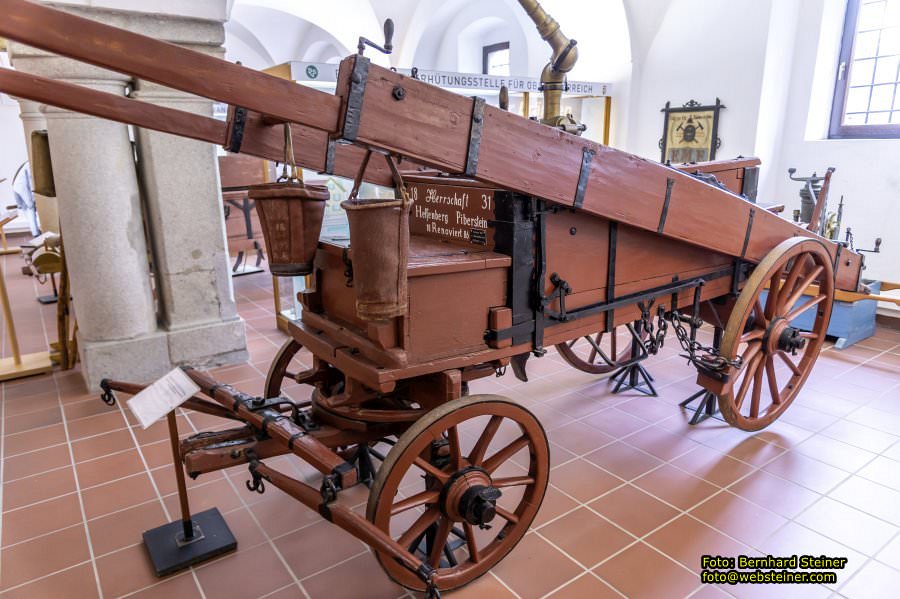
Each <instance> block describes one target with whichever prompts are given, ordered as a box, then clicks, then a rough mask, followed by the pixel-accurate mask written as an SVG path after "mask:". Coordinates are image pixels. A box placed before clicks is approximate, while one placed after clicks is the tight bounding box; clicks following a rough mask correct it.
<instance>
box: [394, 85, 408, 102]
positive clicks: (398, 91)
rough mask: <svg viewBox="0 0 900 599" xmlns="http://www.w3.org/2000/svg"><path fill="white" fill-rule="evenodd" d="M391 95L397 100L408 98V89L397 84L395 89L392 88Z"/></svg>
mask: <svg viewBox="0 0 900 599" xmlns="http://www.w3.org/2000/svg"><path fill="white" fill-rule="evenodd" d="M391 96H393V97H394V99H395V100H397V101H398V102H400V101H401V100H403V99H404V98H406V90H405V89H403V87H402V86H400V85H395V86H394V89H393V90H391Z"/></svg>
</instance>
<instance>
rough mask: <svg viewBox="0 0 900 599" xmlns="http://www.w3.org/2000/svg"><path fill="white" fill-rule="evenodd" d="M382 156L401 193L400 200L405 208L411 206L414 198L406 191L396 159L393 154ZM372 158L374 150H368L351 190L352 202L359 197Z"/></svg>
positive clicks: (395, 186)
mask: <svg viewBox="0 0 900 599" xmlns="http://www.w3.org/2000/svg"><path fill="white" fill-rule="evenodd" d="M382 156H384V160H385V162H387V165H388V168H389V169H390V171H391V177H392V178H393V179H394V188H395V189H396V190H397V191H398V192H399V193H400V198H399V199H400V200H402V201H403V205H404V206H407V205H409V204H411V203H412V198H411V197H410V195H409V192H408V191H407V189H406V183H405V182H404V181H403V177H402V176H401V175H400V171H399V170H398V169H397V163H396V162H395V161H394V157H393V156H392V155H391V154H382ZM371 157H372V150H366V155H365V157H364V158H363V160H362V163H360V165H359V171H358V172H357V173H356V179H354V180H353V189H351V190H350V199H351V200H355V199H356V197H357V195H359V186H360V185H362V180H363V175H365V173H366V168H367V167H368V166H369V159H370V158H371Z"/></svg>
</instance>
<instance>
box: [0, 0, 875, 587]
mask: <svg viewBox="0 0 900 599" xmlns="http://www.w3.org/2000/svg"><path fill="white" fill-rule="evenodd" d="M523 4H525V5H528V6H529V7H530V8H529V13H530V14H531V16H532V18H534V19H535V22H536V23H538V24H539V27H543V29H541V33H542V34H544V37H545V39H548V38H551V39H554V40H555V41H556V42H559V37H560V36H561V34H560V33H559V32H558V26H557V25H556V24H555V21H552V19H549V17H547V15H546V14H544V13H543V11H540V9H539V7H536V3H535V2H523ZM535 7H536V8H535ZM0 8H2V10H3V13H4V15H6V16H5V17H4V19H3V20H2V21H0V35H4V36H7V37H9V38H11V39H14V40H17V41H20V42H22V43H26V44H29V45H33V46H37V47H40V48H42V49H45V50H48V51H51V52H55V53H58V54H61V55H65V56H68V57H71V58H73V59H77V60H80V61H83V62H87V63H91V64H94V65H97V66H100V67H104V68H109V69H113V70H116V71H120V72H123V73H126V74H129V75H132V76H134V77H136V78H141V79H146V80H149V81H153V82H156V83H160V84H163V85H167V86H170V87H173V88H176V89H179V90H182V91H185V92H189V93H193V94H196V95H198V96H202V97H205V98H210V99H213V100H216V101H219V102H225V103H227V104H228V105H229V113H228V120H227V123H226V122H220V121H216V120H213V119H211V118H207V117H204V116H199V115H196V114H188V113H185V112H180V111H177V110H173V109H168V108H164V107H158V106H152V105H148V104H145V103H141V102H139V101H136V100H132V99H128V98H125V97H117V96H113V95H110V94H106V93H102V92H97V91H93V90H89V89H86V88H82V87H78V86H74V85H71V84H66V83H61V82H56V81H52V80H48V79H44V78H41V77H38V76H34V75H29V74H25V73H19V72H15V71H10V70H2V71H0V90H2V91H4V92H6V93H9V94H11V95H15V96H18V97H25V98H30V99H32V100H35V101H38V102H42V103H46V104H51V105H55V106H60V107H62V108H67V109H71V110H75V111H79V112H83V113H87V114H91V115H95V116H99V117H103V118H108V119H114V120H118V121H122V122H126V123H131V124H134V125H136V126H140V127H146V128H150V129H155V130H159V131H164V132H169V133H173V134H175V135H180V136H185V137H190V138H194V139H199V140H203V141H207V142H210V143H215V144H219V145H221V146H224V147H225V148H226V149H227V150H229V151H231V152H242V153H247V154H251V155H255V156H259V157H263V158H267V159H271V160H279V161H284V162H285V163H292V164H294V165H299V166H302V167H304V168H307V169H311V170H313V171H319V172H324V173H329V174H335V175H341V176H345V177H348V178H352V179H355V182H356V185H355V186H354V192H353V193H352V194H351V199H349V200H348V201H346V202H345V203H344V207H345V208H346V210H347V214H348V218H349V224H350V239H349V242H346V241H335V240H327V239H323V240H321V241H320V240H319V231H320V228H321V222H322V206H323V204H324V201H325V200H326V199H327V197H328V193H327V190H325V189H324V188H318V187H315V186H309V185H304V184H303V183H302V182H300V181H297V180H295V179H292V178H291V177H290V174H289V176H288V177H287V178H286V180H284V181H281V182H278V183H272V184H267V185H265V186H259V187H254V188H253V189H251V190H250V195H251V197H253V198H254V199H255V200H256V202H257V207H258V209H259V211H260V219H261V222H262V226H263V228H264V229H265V231H266V243H267V251H268V259H269V263H270V267H271V269H272V272H273V273H274V274H279V275H291V276H297V275H303V276H305V277H306V278H307V290H306V291H307V292H305V293H303V294H301V295H300V300H301V302H302V305H303V310H302V314H301V315H300V317H299V318H298V319H297V320H296V321H294V322H292V323H291V324H290V340H289V341H288V342H287V343H286V344H285V345H284V347H282V349H281V350H280V352H279V353H278V355H277V357H276V358H275V360H274V362H273V364H272V366H271V369H270V372H269V375H268V378H267V381H266V385H265V393H264V394H263V395H262V396H260V397H251V396H249V395H246V394H244V393H242V392H240V391H239V390H236V389H233V388H232V387H230V386H228V385H224V384H219V383H217V382H216V381H215V380H213V379H211V378H210V377H208V376H207V375H205V374H203V373H200V372H198V371H194V370H190V369H188V370H186V372H187V373H188V374H189V376H190V377H191V378H193V380H194V381H195V382H196V383H198V384H199V386H200V387H201V388H202V392H203V396H202V397H201V396H200V395H197V396H195V397H193V398H191V399H189V400H188V401H187V403H186V404H185V407H186V408H189V409H192V410H197V411H200V412H205V413H208V414H213V415H216V416H221V417H222V418H224V419H228V420H231V421H238V422H239V426H237V427H236V428H231V429H227V430H223V431H219V432H214V433H204V434H202V435H199V436H195V437H189V438H187V439H185V440H183V441H182V442H181V445H180V448H179V450H178V455H179V458H180V462H182V463H183V465H184V469H185V470H186V472H187V473H188V474H190V475H191V476H198V475H200V474H203V473H206V472H210V471H214V470H219V469H222V468H228V467H233V466H236V465H248V466H249V472H250V477H251V481H250V485H249V486H250V487H252V488H255V489H258V488H259V487H260V486H261V485H262V484H264V483H263V481H267V482H269V483H271V484H272V485H274V486H276V487H278V488H279V489H281V490H282V491H284V492H286V493H288V494H290V495H292V496H293V497H295V498H296V499H298V500H299V501H301V502H302V503H304V504H305V505H307V506H309V507H310V508H311V509H314V510H317V511H318V512H319V513H320V514H321V515H322V516H323V517H324V518H326V519H328V520H329V521H331V522H333V523H334V524H336V525H338V526H340V527H341V528H343V529H345V530H347V531H349V532H350V533H351V534H353V535H355V536H357V537H358V538H360V539H362V540H363V541H364V542H366V543H368V544H369V545H370V546H371V547H372V548H373V550H374V551H375V553H376V555H377V556H378V559H379V561H380V563H381V565H382V566H383V567H384V569H385V570H386V572H387V573H388V574H389V576H390V577H391V578H393V579H394V580H395V581H397V582H399V583H400V584H402V585H404V586H406V587H408V588H412V589H418V590H428V591H429V592H434V591H436V590H439V589H440V590H443V589H452V588H456V587H459V586H461V585H464V584H466V583H468V582H470V581H472V580H474V579H475V578H476V577H478V576H479V575H481V574H484V573H485V572H486V571H488V570H489V569H490V568H491V567H493V566H494V565H495V564H497V563H498V561H500V560H501V559H502V558H503V557H504V556H505V555H506V554H507V553H509V551H510V550H511V549H512V548H513V547H515V545H516V544H517V543H518V542H519V540H520V539H521V538H522V536H523V535H524V534H525V533H526V531H527V529H528V526H529V525H530V523H531V522H532V520H533V519H534V517H535V514H536V513H537V511H538V509H539V508H540V506H541V501H542V499H543V496H544V492H545V490H546V488H547V484H548V474H549V468H550V456H549V448H548V442H547V439H546V436H545V434H544V430H543V428H542V427H541V424H540V422H538V420H537V419H536V418H535V416H534V415H533V414H532V413H531V412H529V410H528V409H526V408H525V407H523V406H522V405H520V404H519V403H516V402H515V401H514V400H513V399H507V398H504V397H500V396H496V395H470V394H468V386H469V383H470V382H472V381H474V380H476V379H479V378H482V377H487V376H493V375H494V374H495V373H496V372H497V371H498V370H501V369H504V368H506V367H507V366H511V367H512V368H513V369H514V370H515V372H516V374H517V376H520V377H521V378H523V379H525V378H527V367H528V363H527V359H528V357H529V356H532V357H540V356H542V355H543V354H544V353H545V352H546V350H547V348H550V347H553V346H555V347H556V348H557V349H558V351H559V354H560V355H561V356H562V358H563V359H564V360H565V361H566V362H568V363H569V364H571V365H572V366H573V367H575V368H577V369H579V370H582V371H585V372H588V373H593V374H597V375H603V374H607V373H613V374H615V375H616V376H617V379H616V380H617V381H618V384H619V386H620V387H638V388H645V389H646V387H645V386H646V385H647V384H649V379H648V377H647V373H646V371H644V370H643V366H642V361H643V360H644V359H645V358H647V357H648V356H650V355H652V354H654V353H656V352H657V351H658V350H659V348H660V346H661V345H662V343H663V342H664V340H665V339H666V333H667V331H669V330H674V331H675V333H676V339H677V340H678V342H679V343H680V344H681V347H682V350H683V352H684V355H685V356H686V358H687V361H688V362H689V363H690V364H692V365H693V366H694V367H696V369H697V371H698V382H699V384H700V385H701V386H702V387H704V388H705V389H706V390H708V391H709V392H710V393H712V394H714V395H715V397H716V398H717V400H718V404H719V408H720V410H721V413H722V415H723V417H724V418H725V419H726V420H727V421H728V422H729V423H730V424H732V425H734V426H736V427H738V428H741V429H743V430H747V431H753V430H757V429H760V428H762V427H765V426H766V425H768V424H769V423H771V422H773V421H774V420H775V419H776V418H778V417H779V415H780V414H781V413H782V412H784V410H786V409H787V408H788V407H789V406H790V404H791V402H792V401H793V400H794V398H795V397H796V396H797V394H798V392H799V391H800V389H801V388H802V387H803V384H804V382H805V381H806V379H807V377H808V376H809V374H810V371H811V370H812V368H813V365H814V364H815V362H816V358H817V356H818V354H819V351H820V349H821V348H822V344H823V343H824V342H825V332H826V328H827V325H828V321H829V317H830V312H831V306H832V301H833V297H834V294H835V290H836V289H839V290H846V291H850V292H857V291H859V286H860V272H861V268H862V260H861V257H860V255H859V254H858V253H856V252H854V251H851V250H850V249H849V248H847V247H844V245H842V244H840V243H835V242H833V241H829V240H827V239H825V238H823V237H821V236H820V235H818V234H816V233H815V232H813V231H811V230H808V229H807V228H804V227H803V226H800V225H798V224H795V223H792V222H789V221H787V220H784V219H782V218H781V217H779V216H778V215H777V214H774V213H772V212H770V211H768V210H766V209H765V208H764V207H763V206H762V205H760V204H756V203H753V202H751V201H749V200H747V199H746V198H745V197H744V196H743V195H742V193H743V192H744V191H746V190H744V189H742V185H744V184H745V183H746V182H747V181H749V179H750V177H745V173H746V172H747V171H748V169H752V168H755V166H756V165H757V164H758V161H755V160H736V161H732V162H727V161H726V162H719V163H711V164H705V165H693V166H690V167H684V168H681V169H679V168H673V167H671V166H667V165H662V164H658V163H655V162H652V161H649V160H646V159H642V158H639V157H637V156H633V155H630V154H627V153H625V152H622V151H619V150H616V149H613V148H611V147H606V146H602V145H599V144H596V143H593V142H590V141H587V140H585V139H583V138H581V137H579V136H577V135H573V134H572V133H570V132H568V130H571V129H572V127H571V126H570V124H567V123H565V122H561V123H542V122H535V121H532V120H529V119H525V118H522V117H520V116H518V115H515V114H510V113H508V112H505V111H504V110H502V109H499V108H496V107H493V106H488V105H486V104H485V102H484V101H483V100H481V99H479V98H468V97H463V96H460V95H456V94H454V93H451V92H448V91H445V90H442V89H439V88H437V87H435V86H432V85H429V84H427V83H424V82H421V81H418V80H416V79H414V78H411V77H406V76H403V75H401V74H398V73H396V72H394V71H391V70H389V69H386V68H382V67H379V66H376V65H374V64H372V63H370V61H369V60H368V59H367V58H366V57H365V56H364V55H363V54H362V51H360V53H359V54H358V55H354V56H350V57H348V58H346V59H345V60H344V61H343V62H342V63H341V65H340V74H339V77H338V83H337V91H336V93H335V94H334V95H331V94H327V93H324V92H321V91H317V90H314V89H310V88H306V87H303V86H300V85H297V84H295V83H292V82H289V81H285V80H280V79H277V78H274V77H270V76H267V75H265V74H262V73H258V72H255V71H251V70H249V69H246V68H243V67H241V66H239V65H235V64H229V63H227V62H224V61H220V60H218V59H215V58H212V57H209V56H206V55H202V54H198V53H194V52H191V51H188V50H185V49H182V48H179V47H177V46H174V45H170V44H166V43H163V42H160V41H157V40H153V39H148V38H146V37H142V36H139V35H136V34H133V33H129V32H126V31H122V30H119V29H115V28H112V27H108V26H105V25H101V24H99V23H95V22H92V21H89V20H86V19H82V18H79V17H75V16H72V15H68V14H66V13H63V12H59V11H56V10H53V9H51V8H47V7H43V6H39V5H36V4H31V3H28V2H25V1H23V0H0ZM538 11H539V12H538ZM554 36H555V37H554ZM361 45H362V44H361ZM572 53H573V44H571V43H569V44H565V43H556V45H554V56H553V58H552V60H551V62H550V64H549V65H548V67H547V69H545V75H546V77H545V80H544V85H545V93H549V94H550V95H549V96H548V97H549V99H550V100H552V99H553V94H554V93H557V92H559V90H561V85H562V81H563V79H564V74H565V72H566V71H567V70H568V68H571V65H570V61H571V58H572ZM556 100H557V105H558V96H556ZM548 124H550V125H554V124H555V125H556V126H548ZM576 132H577V131H576ZM712 172H715V179H711V178H710V173H712ZM363 181H368V182H371V183H376V184H380V185H388V186H393V187H395V189H396V196H395V197H394V198H389V199H365V198H359V197H358V195H359V194H358V189H359V187H360V184H361V183H362V182H363ZM764 293H765V294H766V295H765V299H764V300H763V299H761V298H762V296H763V294H764ZM805 313H812V314H814V318H813V321H814V322H813V326H812V327H810V328H808V329H807V330H801V329H799V328H798V327H796V326H794V325H793V324H792V323H793V322H794V320H795V318H797V317H798V316H800V315H802V314H805ZM704 322H706V323H710V324H712V325H713V327H714V328H715V330H716V335H715V336H714V343H711V344H710V345H704V344H703V343H701V342H700V341H699V339H701V338H705V337H699V336H698V330H699V328H700V327H701V325H702V324H703V323H704ZM670 343H671V341H670ZM302 348H305V349H306V350H309V352H310V354H309V355H308V356H307V359H306V361H305V362H304V361H303V360H302V359H301V358H303V357H304V356H306V354H305V352H304V353H301V350H302ZM288 382H291V383H298V384H303V385H309V386H311V389H312V392H311V396H310V399H309V400H308V401H305V402H299V401H294V400H292V399H290V398H289V397H286V396H285V395H284V394H283V393H282V387H283V386H284V385H285V384H286V383H288ZM106 387H107V389H108V390H113V389H116V390H122V391H125V392H129V393H135V392H137V391H138V390H140V388H141V386H140V385H130V384H127V383H121V382H119V383H117V382H108V383H107V384H106ZM647 390H649V389H647ZM386 449H388V450H387V451H386ZM287 453H292V454H294V455H296V456H298V457H299V458H300V459H302V460H304V461H306V462H307V463H309V464H310V465H312V466H313V467H315V468H316V469H317V470H319V471H321V473H322V479H321V484H320V485H319V486H318V487H316V486H313V485H310V484H307V483H306V482H303V481H300V480H297V479H295V478H292V477H291V476H289V475H288V474H285V473H283V472H280V471H278V470H276V469H274V468H272V467H271V466H270V465H269V464H267V459H269V458H271V457H273V456H278V455H282V454H287ZM373 459H374V461H373ZM376 463H377V466H376V465H375V464H376ZM361 481H365V482H368V483H369V484H370V486H371V489H370V492H369V499H368V505H367V509H366V513H365V515H361V514H357V513H356V512H354V511H353V510H351V509H349V508H347V507H346V506H345V505H343V504H342V503H340V502H336V501H335V499H336V498H337V497H339V496H340V494H341V492H342V491H344V490H346V489H348V488H350V487H352V486H354V485H356V484H358V483H359V482H361Z"/></svg>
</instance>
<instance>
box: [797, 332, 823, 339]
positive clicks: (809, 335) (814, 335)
mask: <svg viewBox="0 0 900 599" xmlns="http://www.w3.org/2000/svg"><path fill="white" fill-rule="evenodd" d="M800 337H802V338H803V339H818V338H819V334H818V333H813V332H811V331H800Z"/></svg>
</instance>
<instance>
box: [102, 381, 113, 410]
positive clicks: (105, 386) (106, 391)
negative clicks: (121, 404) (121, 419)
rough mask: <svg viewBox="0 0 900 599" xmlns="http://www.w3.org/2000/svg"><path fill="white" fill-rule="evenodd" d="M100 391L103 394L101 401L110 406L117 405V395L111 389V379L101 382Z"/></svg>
mask: <svg viewBox="0 0 900 599" xmlns="http://www.w3.org/2000/svg"><path fill="white" fill-rule="evenodd" d="M100 390H101V391H103V393H101V394H100V399H101V400H102V401H103V403H105V404H106V405H108V406H114V405H116V394H115V393H113V390H112V389H110V387H109V379H103V380H102V381H100Z"/></svg>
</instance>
